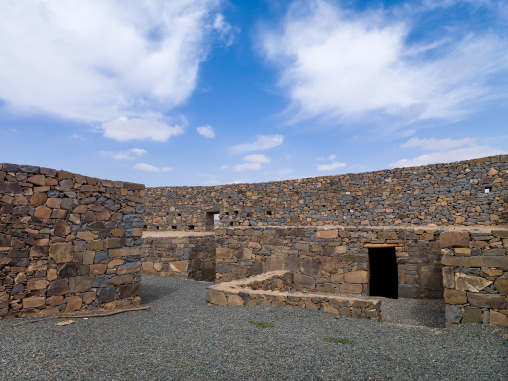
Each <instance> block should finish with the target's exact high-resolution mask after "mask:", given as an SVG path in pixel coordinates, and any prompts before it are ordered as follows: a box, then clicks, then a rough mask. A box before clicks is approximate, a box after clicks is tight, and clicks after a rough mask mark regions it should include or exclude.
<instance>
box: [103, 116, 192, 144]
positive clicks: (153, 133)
mask: <svg viewBox="0 0 508 381" xmlns="http://www.w3.org/2000/svg"><path fill="white" fill-rule="evenodd" d="M102 129H103V130H104V136H105V137H106V138H111V139H114V140H118V141H122V142H125V141H129V140H153V141H156V142H165V141H167V140H168V139H169V138H170V137H171V136H176V135H180V134H183V132H184V129H183V128H182V127H180V126H174V127H170V126H168V125H167V124H166V123H162V122H158V121H155V120H146V119H128V118H126V117H121V118H119V119H117V120H114V121H112V122H106V123H102Z"/></svg>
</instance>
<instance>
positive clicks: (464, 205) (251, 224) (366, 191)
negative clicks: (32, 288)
mask: <svg viewBox="0 0 508 381" xmlns="http://www.w3.org/2000/svg"><path fill="white" fill-rule="evenodd" d="M507 175H508V155H500V156H492V157H487V158H482V159H476V160H468V161H463V162H456V163H448V164H435V165H429V166H420V167H413V168H401V169H393V170H384V171H377V172H371V173H364V174H348V175H339V176H328V177H317V178H308V179H301V180H290V181H281V182H270V183H259V184H231V185H222V186H215V187H165V188H148V189H147V196H146V213H145V229H146V230H147V231H148V232H147V233H149V232H154V231H157V230H162V231H168V232H167V233H168V234H167V235H166V236H165V237H157V238H147V239H150V241H149V242H148V241H147V239H145V244H144V247H143V261H144V266H146V269H145V270H143V271H144V272H146V273H152V272H151V271H153V270H151V269H153V268H157V269H158V270H157V271H159V273H160V274H163V275H171V276H176V275H181V274H185V275H187V274H188V272H187V273H185V272H182V270H183V269H184V268H185V269H189V268H192V266H194V269H196V265H195V264H194V265H192V259H191V258H190V256H189V255H187V257H189V259H185V258H183V257H182V253H184V252H185V251H186V250H187V251H189V248H190V247H192V250H193V256H194V257H199V255H200V254H199V253H197V252H196V250H195V248H196V247H199V245H200V243H199V241H200V240H204V239H205V238H200V237H199V235H200V234H202V233H201V232H205V231H209V232H210V233H212V231H213V234H214V243H215V256H213V254H212V255H210V239H211V238H210V236H209V235H208V234H207V235H206V242H207V246H206V253H205V252H203V253H201V257H206V258H207V259H208V263H210V261H209V259H210V258H211V259H213V260H214V262H213V263H214V265H215V267H214V269H213V270H215V273H216V275H215V276H216V280H217V281H218V282H229V281H235V280H237V279H242V278H246V277H250V276H257V275H258V274H263V273H265V272H271V271H290V272H291V274H292V277H293V278H292V279H293V282H294V287H295V289H298V290H306V291H307V290H308V291H310V292H329V293H341V294H352V295H360V294H362V295H364V296H369V295H376V294H371V291H372V290H371V288H372V287H373V282H372V275H373V273H374V268H373V267H376V266H378V265H377V264H376V265H373V263H374V262H373V261H374V259H376V258H375V257H376V256H378V255H383V256H385V255H387V253H388V254H389V253H390V250H391V251H393V257H394V258H395V260H396V274H395V277H396V282H395V283H396V284H395V288H396V291H395V292H396V293H397V296H400V297H409V298H442V297H443V294H444V298H445V302H446V304H447V309H446V311H447V324H448V325H452V324H458V323H466V322H472V321H474V322H485V323H487V322H491V323H492V322H493V323H495V324H502V325H508V307H507V298H508V296H507V290H506V279H507V277H508V250H507V249H508V240H507V239H505V238H504V237H505V236H507V235H508V226H507V222H508V188H507V185H506V181H507V178H508V176H507ZM217 213H219V214H220V223H219V225H218V226H215V227H214V224H213V217H214V215H215V214H217ZM161 233H162V232H161ZM456 234H458V235H461V234H462V235H463V237H466V238H463V240H462V241H460V246H456V244H455V243H453V239H452V243H450V238H449V237H450V235H451V236H453V237H455V235H456ZM447 236H448V238H446V237H447ZM442 237H444V239H443V238H442ZM162 247H163V248H164V249H163V250H159V249H160V248H162ZM153 248H156V249H155V250H154V249H153ZM155 251H157V253H155ZM163 252H164V253H163ZM162 253H163V254H162ZM387 258H388V257H387ZM145 262H147V263H146V264H145ZM158 262H159V263H158ZM169 262H173V266H171V264H170V263H169ZM164 266H165V267H164ZM148 268H150V269H148ZM163 268H165V269H167V270H169V271H166V272H164V271H163V270H162V269H163ZM451 273H453V275H450V274H451ZM461 274H465V275H467V276H465V275H461ZM452 278H453V282H452V280H451V279H452ZM464 279H467V280H468V281H470V282H472V283H473V284H475V285H476V286H478V287H476V286H464V281H465V280H464ZM443 283H444V285H443ZM468 287H469V288H468ZM378 295H379V294H378ZM457 295H459V296H460V297H457ZM303 305H305V304H303Z"/></svg>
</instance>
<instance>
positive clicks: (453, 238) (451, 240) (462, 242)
mask: <svg viewBox="0 0 508 381" xmlns="http://www.w3.org/2000/svg"><path fill="white" fill-rule="evenodd" d="M439 241H440V245H441V247H468V243H469V233H468V232H465V231H447V232H443V233H441V235H440V238H439Z"/></svg>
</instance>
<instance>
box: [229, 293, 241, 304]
mask: <svg viewBox="0 0 508 381" xmlns="http://www.w3.org/2000/svg"><path fill="white" fill-rule="evenodd" d="M228 305H229V306H243V299H242V298H241V297H240V296H239V295H235V294H231V295H229V296H228Z"/></svg>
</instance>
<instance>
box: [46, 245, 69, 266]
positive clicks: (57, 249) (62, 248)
mask: <svg viewBox="0 0 508 381" xmlns="http://www.w3.org/2000/svg"><path fill="white" fill-rule="evenodd" d="M49 257H50V258H51V259H52V260H53V261H54V262H55V263H64V262H70V261H72V259H73V258H74V246H73V245H72V243H70V242H62V243H54V244H53V245H51V246H50V248H49Z"/></svg>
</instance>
